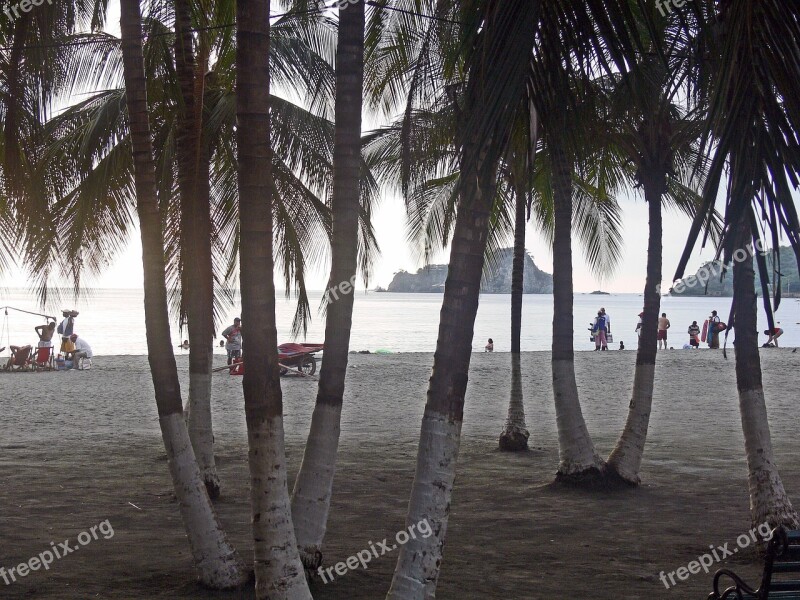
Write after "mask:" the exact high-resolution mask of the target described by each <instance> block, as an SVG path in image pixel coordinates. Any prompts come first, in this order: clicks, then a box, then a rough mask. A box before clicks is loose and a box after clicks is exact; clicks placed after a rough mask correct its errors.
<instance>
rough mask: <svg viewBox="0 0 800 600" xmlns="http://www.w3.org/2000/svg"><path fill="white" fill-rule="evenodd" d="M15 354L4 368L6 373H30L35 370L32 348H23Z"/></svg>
mask: <svg viewBox="0 0 800 600" xmlns="http://www.w3.org/2000/svg"><path fill="white" fill-rule="evenodd" d="M12 350H13V347H12ZM13 352H14V353H13V354H12V355H11V358H9V359H8V362H7V363H6V365H5V367H4V368H5V370H6V371H30V370H31V369H32V368H33V366H32V365H33V347H32V346H22V347H19V348H17V349H16V350H13Z"/></svg>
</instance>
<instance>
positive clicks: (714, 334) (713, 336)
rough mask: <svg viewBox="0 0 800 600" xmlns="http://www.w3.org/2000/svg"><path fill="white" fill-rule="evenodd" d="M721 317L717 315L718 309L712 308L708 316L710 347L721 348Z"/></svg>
mask: <svg viewBox="0 0 800 600" xmlns="http://www.w3.org/2000/svg"><path fill="white" fill-rule="evenodd" d="M720 322H721V321H720V319H719V317H718V316H717V311H715V310H712V311H711V316H710V317H708V332H707V333H706V335H707V336H708V347H709V348H713V349H715V350H719V324H720Z"/></svg>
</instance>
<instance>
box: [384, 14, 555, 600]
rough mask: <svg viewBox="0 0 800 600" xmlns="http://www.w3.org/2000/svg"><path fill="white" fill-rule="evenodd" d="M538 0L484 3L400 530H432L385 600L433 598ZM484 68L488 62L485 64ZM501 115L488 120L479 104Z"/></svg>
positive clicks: (413, 545)
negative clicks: (501, 181) (485, 276)
mask: <svg viewBox="0 0 800 600" xmlns="http://www.w3.org/2000/svg"><path fill="white" fill-rule="evenodd" d="M538 7H539V3H538V2H533V3H532V2H528V1H516V0H510V1H508V2H505V3H499V4H492V5H489V6H484V7H482V9H483V10H484V11H485V12H483V13H482V14H481V24H482V25H483V27H482V29H481V33H480V34H479V35H478V36H477V39H473V41H474V42H475V43H476V45H475V46H473V48H474V50H473V52H474V53H475V54H474V55H473V56H472V59H473V62H472V63H471V64H472V66H471V69H470V73H469V78H468V87H467V91H466V93H465V107H464V115H463V117H464V123H463V125H462V126H463V129H461V130H460V131H459V137H460V140H461V142H462V143H461V144H460V146H461V148H462V150H461V161H460V162H461V165H460V166H461V173H462V176H461V180H460V185H459V209H458V214H457V217H456V223H455V231H454V234H453V242H452V249H451V252H450V267H449V270H448V275H447V281H446V283H445V291H444V299H443V301H442V311H441V319H440V323H439V337H438V340H437V343H436V353H435V354H434V361H433V370H432V375H431V378H430V383H429V386H428V392H427V402H426V405H425V415H424V417H423V421H422V431H421V433H420V444H419V448H420V451H419V456H418V458H417V469H416V474H415V477H414V483H413V486H412V491H411V499H410V502H409V508H408V515H407V517H406V524H407V525H408V526H411V525H412V524H415V523H419V522H420V521H422V520H426V521H427V522H428V524H429V525H430V527H431V529H432V530H433V532H434V534H433V535H431V536H430V537H428V538H427V539H424V538H417V539H414V540H410V541H409V543H408V544H405V545H404V546H402V548H401V549H400V554H399V556H398V560H397V567H396V568H395V573H394V577H393V578H392V585H391V588H390V589H389V593H388V595H387V598H388V599H390V600H398V599H401V598H402V599H411V598H433V597H434V596H435V593H436V583H437V580H438V575H439V567H440V564H441V560H442V554H443V546H444V540H445V534H446V531H447V521H448V513H449V507H450V498H451V495H452V489H453V482H454V479H455V463H456V460H457V457H458V448H459V441H460V432H461V422H462V418H463V408H464V395H465V393H466V388H467V381H468V373H469V363H470V355H471V353H472V337H473V326H474V322H475V315H476V313H477V310H478V296H479V293H480V281H481V272H482V269H483V262H484V254H485V251H486V242H487V238H488V233H489V216H490V212H491V208H492V201H493V199H494V196H495V188H496V184H495V174H496V172H497V165H498V162H499V160H500V157H501V156H502V153H503V147H504V140H505V139H506V137H507V136H508V135H509V133H510V131H511V128H512V126H513V115H514V112H515V111H514V110H513V108H514V107H516V106H518V104H519V102H520V99H521V98H522V96H523V92H524V85H525V76H526V72H527V60H525V61H518V60H513V57H515V56H520V55H521V56H523V57H527V56H529V53H530V49H531V47H532V45H533V40H532V34H533V32H534V30H535V24H536V17H537V13H538ZM488 65H491V67H489V66H488ZM487 106H493V107H494V108H495V109H496V110H497V111H498V113H499V118H497V119H496V120H494V121H492V122H491V123H487V122H486V121H485V120H484V116H485V115H484V113H482V112H481V109H482V108H485V107H487Z"/></svg>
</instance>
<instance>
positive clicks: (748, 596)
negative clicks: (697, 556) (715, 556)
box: [708, 527, 800, 600]
mask: <svg viewBox="0 0 800 600" xmlns="http://www.w3.org/2000/svg"><path fill="white" fill-rule="evenodd" d="M776 575H777V577H776ZM723 577H729V578H730V579H731V580H733V585H732V586H730V587H728V588H725V589H724V590H722V591H720V580H721V578H723ZM753 599H756V600H800V531H787V530H786V529H785V528H783V527H778V528H777V529H775V530H774V531H773V532H772V539H770V541H769V544H768V545H767V554H766V557H765V559H764V574H763V575H762V576H761V585H760V586H759V587H758V589H756V590H754V589H753V588H751V587H750V586H749V585H747V584H746V583H745V582H744V581H743V580H742V578H741V577H739V576H738V575H737V574H736V573H734V572H733V571H731V570H729V569H720V570H719V571H717V572H716V573H715V574H714V591H713V592H711V594H709V596H708V600H753Z"/></svg>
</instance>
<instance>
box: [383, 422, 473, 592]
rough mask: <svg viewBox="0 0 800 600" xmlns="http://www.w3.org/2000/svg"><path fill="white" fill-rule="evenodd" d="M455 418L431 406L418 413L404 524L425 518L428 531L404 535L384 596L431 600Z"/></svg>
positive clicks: (457, 431) (457, 430)
mask: <svg viewBox="0 0 800 600" xmlns="http://www.w3.org/2000/svg"><path fill="white" fill-rule="evenodd" d="M460 436H461V422H460V421H457V422H453V421H450V420H448V418H447V417H446V416H444V415H441V414H438V413H435V412H433V411H431V413H430V414H428V413H426V414H425V416H424V417H423V419H422V431H421V434H420V441H419V451H418V453H417V471H416V473H417V474H416V477H415V478H414V484H413V487H412V489H411V501H410V503H409V507H408V516H407V517H406V528H407V529H406V530H407V531H408V528H410V527H411V526H412V525H417V524H419V523H420V522H422V521H427V523H428V525H429V526H430V529H431V530H432V531H433V533H432V534H431V535H430V536H429V537H428V538H424V537H422V536H420V535H417V536H416V539H414V538H413V537H412V538H411V539H409V541H408V543H406V544H405V545H403V546H401V547H400V555H399V557H398V559H397V566H396V567H395V571H394V577H393V578H392V586H391V588H390V589H389V594H388V595H387V596H386V600H432V599H433V598H435V597H436V582H437V580H438V578H439V568H440V563H441V561H442V555H443V548H444V539H445V534H446V532H447V519H448V517H449V515H450V498H451V496H452V492H453V481H454V480H455V463H456V460H457V459H458V447H459V440H460Z"/></svg>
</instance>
